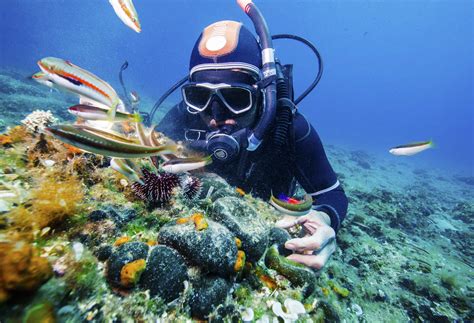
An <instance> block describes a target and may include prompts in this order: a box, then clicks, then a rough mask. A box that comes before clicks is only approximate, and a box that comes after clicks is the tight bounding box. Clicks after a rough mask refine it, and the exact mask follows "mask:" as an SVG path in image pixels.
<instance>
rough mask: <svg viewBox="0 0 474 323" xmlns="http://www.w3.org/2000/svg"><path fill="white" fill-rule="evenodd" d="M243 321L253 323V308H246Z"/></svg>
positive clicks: (242, 313)
mask: <svg viewBox="0 0 474 323" xmlns="http://www.w3.org/2000/svg"><path fill="white" fill-rule="evenodd" d="M241 317H242V321H244V322H252V321H253V318H254V314H253V309H252V308H251V307H248V308H246V309H245V310H243V311H242V312H241Z"/></svg>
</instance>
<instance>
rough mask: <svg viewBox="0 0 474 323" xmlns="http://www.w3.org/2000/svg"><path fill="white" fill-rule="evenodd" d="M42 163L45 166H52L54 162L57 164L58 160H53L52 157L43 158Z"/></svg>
mask: <svg viewBox="0 0 474 323" xmlns="http://www.w3.org/2000/svg"><path fill="white" fill-rule="evenodd" d="M41 163H42V164H43V166H45V167H52V166H53V165H54V164H56V162H55V161H54V160H51V159H46V160H42V161H41Z"/></svg>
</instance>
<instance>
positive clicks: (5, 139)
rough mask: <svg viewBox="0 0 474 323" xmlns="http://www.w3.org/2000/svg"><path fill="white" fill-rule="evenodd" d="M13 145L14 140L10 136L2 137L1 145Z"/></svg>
mask: <svg viewBox="0 0 474 323" xmlns="http://www.w3.org/2000/svg"><path fill="white" fill-rule="evenodd" d="M11 144H13V140H12V138H11V137H10V136H9V135H0V145H2V146H10V145H11Z"/></svg>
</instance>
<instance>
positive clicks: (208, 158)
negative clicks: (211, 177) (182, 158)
mask: <svg viewBox="0 0 474 323" xmlns="http://www.w3.org/2000/svg"><path fill="white" fill-rule="evenodd" d="M204 161H205V162H206V165H209V164H212V155H209V156H206V157H204Z"/></svg>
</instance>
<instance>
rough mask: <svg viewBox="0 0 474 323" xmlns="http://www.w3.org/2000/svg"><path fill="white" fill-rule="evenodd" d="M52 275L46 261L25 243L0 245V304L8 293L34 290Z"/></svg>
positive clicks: (17, 242) (14, 242)
mask: <svg viewBox="0 0 474 323" xmlns="http://www.w3.org/2000/svg"><path fill="white" fill-rule="evenodd" d="M52 274H53V271H52V268H51V265H50V264H49V262H48V260H47V259H46V258H42V257H39V256H38V252H37V251H36V250H35V249H34V248H33V246H32V245H31V244H29V243H27V242H26V241H22V240H19V241H13V240H12V241H7V242H2V243H0V303H1V302H4V301H6V300H7V299H8V298H9V296H10V295H9V293H10V292H15V291H32V290H36V289H37V288H38V287H39V286H40V285H41V284H42V283H43V282H45V281H46V280H48V279H49V278H50V277H51V276H52Z"/></svg>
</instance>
